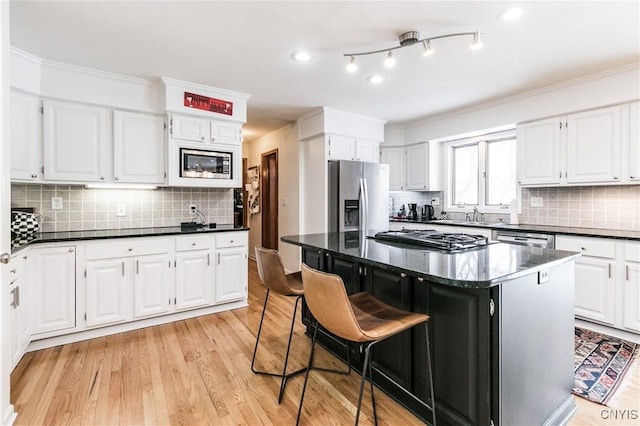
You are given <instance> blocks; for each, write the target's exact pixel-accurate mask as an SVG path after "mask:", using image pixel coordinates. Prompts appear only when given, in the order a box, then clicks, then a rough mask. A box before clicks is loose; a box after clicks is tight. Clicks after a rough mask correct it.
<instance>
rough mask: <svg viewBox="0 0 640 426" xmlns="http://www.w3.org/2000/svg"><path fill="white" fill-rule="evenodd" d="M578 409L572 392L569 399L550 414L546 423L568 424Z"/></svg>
mask: <svg viewBox="0 0 640 426" xmlns="http://www.w3.org/2000/svg"><path fill="white" fill-rule="evenodd" d="M576 411H578V406H577V405H576V401H575V398H574V397H573V395H572V394H570V395H569V396H568V397H567V399H565V400H564V402H563V403H562V404H560V406H559V407H558V408H557V409H556V411H554V412H553V414H551V416H549V418H548V419H547V421H545V422H544V425H545V426H547V425H549V426H551V425H566V424H567V423H568V422H569V420H571V418H572V417H573V415H574V414H575V413H576Z"/></svg>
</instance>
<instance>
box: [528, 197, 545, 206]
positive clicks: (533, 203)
mask: <svg viewBox="0 0 640 426" xmlns="http://www.w3.org/2000/svg"><path fill="white" fill-rule="evenodd" d="M530 204H531V207H542V206H543V202H542V197H531V201H530Z"/></svg>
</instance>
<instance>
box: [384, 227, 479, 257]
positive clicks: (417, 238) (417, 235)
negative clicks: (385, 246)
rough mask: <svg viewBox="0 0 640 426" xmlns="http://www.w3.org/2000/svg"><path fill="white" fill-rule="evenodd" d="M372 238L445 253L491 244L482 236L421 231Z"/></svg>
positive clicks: (390, 232) (410, 230) (408, 230)
mask: <svg viewBox="0 0 640 426" xmlns="http://www.w3.org/2000/svg"><path fill="white" fill-rule="evenodd" d="M373 238H374V239H375V240H378V241H383V242H391V243H402V244H405V245H410V246H416V247H417V248H434V249H439V250H444V251H447V252H455V251H461V250H467V249H474V248H478V247H483V246H486V245H488V244H491V241H489V239H488V238H487V237H484V236H482V235H472V234H460V233H446V232H440V231H435V230H422V229H420V230H414V229H403V230H401V231H386V232H378V233H377V234H375V236H374V237H373Z"/></svg>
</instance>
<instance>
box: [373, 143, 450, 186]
mask: <svg viewBox="0 0 640 426" xmlns="http://www.w3.org/2000/svg"><path fill="white" fill-rule="evenodd" d="M438 156H439V145H438V144H437V143H430V142H423V143H419V144H416V145H409V146H406V147H389V148H382V149H380V162H381V163H385V164H389V190H390V191H406V190H411V191H438V190H441V189H442V188H441V187H440V179H439V174H440V167H439V165H438Z"/></svg>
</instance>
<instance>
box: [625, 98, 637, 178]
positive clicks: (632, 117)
mask: <svg viewBox="0 0 640 426" xmlns="http://www.w3.org/2000/svg"><path fill="white" fill-rule="evenodd" d="M628 129H629V150H628V152H629V156H628V157H627V159H626V161H627V164H628V167H629V173H627V175H628V176H629V180H630V181H639V180H640V102H633V103H632V104H629V127H628ZM622 158H624V155H623V157H622Z"/></svg>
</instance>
